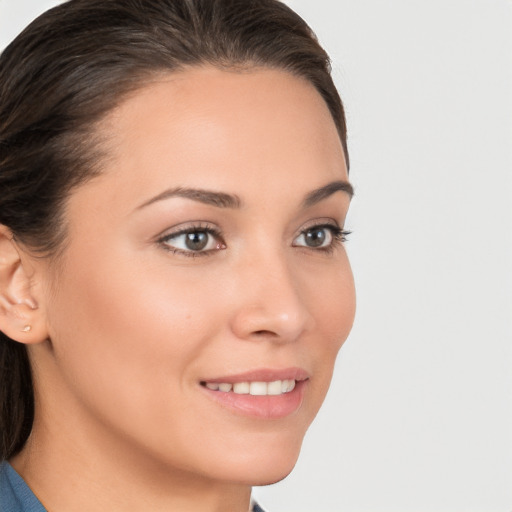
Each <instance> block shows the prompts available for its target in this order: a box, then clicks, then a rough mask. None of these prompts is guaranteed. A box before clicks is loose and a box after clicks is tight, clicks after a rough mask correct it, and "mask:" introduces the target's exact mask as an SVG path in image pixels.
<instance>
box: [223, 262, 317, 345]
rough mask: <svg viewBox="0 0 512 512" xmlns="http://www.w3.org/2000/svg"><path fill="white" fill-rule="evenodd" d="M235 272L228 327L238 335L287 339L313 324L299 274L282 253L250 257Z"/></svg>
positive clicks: (295, 336) (271, 339)
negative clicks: (234, 304)
mask: <svg viewBox="0 0 512 512" xmlns="http://www.w3.org/2000/svg"><path fill="white" fill-rule="evenodd" d="M236 274H237V276H238V282H237V285H236V298H235V300H236V307H235V309H234V315H233V317H232V320H231V329H232V331H233V332H234V334H235V335H236V336H237V337H238V338H241V339H247V340H262V339H268V340H270V341H273V342H277V343H287V342H292V341H295V340H297V339H298V338H299V337H300V336H301V335H302V334H303V333H304V332H305V331H308V330H311V329H312V328H313V323H314V321H313V317H312V315H311V312H310V310H309V308H308V306H307V297H306V293H305V290H304V288H303V287H302V286H301V283H300V279H299V277H300V276H299V275H297V270H296V271H295V272H294V270H293V269H292V268H290V265H288V264H287V263H286V261H285V258H284V257H283V256H282V255H281V256H279V255H276V256H275V257H271V256H269V255H267V256H266V257H263V258H253V259H252V260H251V261H250V262H247V261H246V262H244V263H241V264H240V272H237V273H236Z"/></svg>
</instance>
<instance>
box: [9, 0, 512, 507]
mask: <svg viewBox="0 0 512 512" xmlns="http://www.w3.org/2000/svg"><path fill="white" fill-rule="evenodd" d="M55 3H57V2H51V1H41V0H30V1H29V0H0V47H3V46H5V44H6V43H7V42H8V41H9V40H10V39H11V38H12V37H13V36H14V35H15V34H16V33H17V32H18V31H19V30H20V29H21V28H22V27H23V26H24V25H25V24H26V23H27V22H28V21H29V20H30V19H31V18H32V17H33V16H34V15H35V14H36V13H37V12H39V11H41V10H44V9H45V8H46V7H48V6H50V5H53V4H55ZM288 3H289V4H290V5H291V6H292V7H293V8H295V9H296V10H297V11H298V12H299V13H300V14H301V15H302V16H303V17H304V18H305V19H306V20H307V21H308V22H309V23H310V24H311V26H312V27H313V28H314V29H315V31H316V32H317V34H318V36H319V39H320V41H321V42H322V43H323V44H324V45H325V47H326V48H327V50H328V51H329V53H330V54H331V56H332V57H333V67H334V75H335V78H336V82H337V84H338V86H339V89H340V91H341V94H342V97H343V100H344V102H345V104H346V109H347V117H348V124H349V132H350V140H349V143H350V151H351V161H352V166H351V178H352V181H353V183H354V184H355V187H356V198H355V200H354V204H353V210H352V213H351V219H350V223H349V224H350V226H349V228H352V229H353V230H354V234H353V235H352V238H351V241H350V242H349V251H350V253H351V258H352V262H353V267H354V272H355V275H356V282H357V288H358V316H357V319H356V324H355V326H354V330H353V333H352V335H351V337H350V339H349V341H348V342H347V343H346V345H345V346H344V347H343V349H342V351H341V354H340V358H339V361H338V365H337V374H336V377H335V379H334V382H333V385H332V387H331V391H330V393H329V396H328V399H327V402H326V404H325V406H324V408H323V410H322V411H321V413H320V415H319V417H318V419H317V421H316V423H315V424H314V425H313V426H312V427H311V429H310V432H309V433H308V436H307V437H306V440H305V443H304V449H303V453H302V455H301V458H300V460H299V463H298V465H297V467H296V469H295V471H294V472H293V473H292V475H291V476H290V477H288V478H287V479H286V480H285V481H283V482H282V483H280V484H277V485H274V486H271V487H267V488H259V489H256V491H255V493H256V495H257V496H258V497H259V499H260V500H261V502H262V503H263V504H264V505H265V506H266V507H267V508H268V509H269V510H270V511H274V512H292V511H293V512H306V511H308V512H338V511H340V512H365V511H371V512H385V511H389V512H402V511H403V512H420V511H424V512H511V511H512V318H511V316H512V315H511V313H512V0H429V1H425V0H337V1H336V0H330V1H329V0H289V2H288Z"/></svg>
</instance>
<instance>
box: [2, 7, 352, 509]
mask: <svg viewBox="0 0 512 512" xmlns="http://www.w3.org/2000/svg"><path fill="white" fill-rule="evenodd" d="M0 87H1V95H0V151H1V153H0V224H1V229H0V265H1V268H0V276H1V281H0V286H1V288H0V297H1V299H0V305H1V308H0V330H1V331H2V333H3V334H2V338H1V343H0V345H1V348H0V350H1V360H2V364H1V368H2V373H1V379H2V383H1V389H2V398H1V400H2V408H1V410H2V416H1V419H0V421H1V425H0V430H1V431H2V458H3V459H4V461H5V462H4V463H3V464H2V472H1V478H0V481H1V498H0V503H1V504H2V505H3V508H1V509H2V510H4V509H6V510H37V511H42V510H49V511H52V512H59V511H67V512H69V511H81V510H87V511H92V510H98V511H99V510H109V511H123V512H124V511H131V510H138V511H140V510H151V511H160V510H162V511H163V510H183V511H196V510H197V511H199V510H201V511H214V510H230V511H234V512H241V511H244V512H246V511H247V510H248V509H249V506H250V505H249V501H250V490H251V486H252V485H264V484H269V483H272V482H276V481H278V480H280V479H282V478H284V477H285V476H286V475H287V474H288V473H289V472H290V471H291V469H292V468H293V466H294V464H295V461H296V459H297V457H298V454H299V449H300V445H301V442H302V439H303V436H304V434H305V431H306V429H307V427H308V425H309V424H310V423H311V421H312V420H313V418H314V416H315V415H316V413H317V411H318V408H319V407H320V405H321V403H322V401H323V398H324V396H325V393H326V392H327V388H328V386H329V382H330V379H331V374H332V369H333V365H334V361H335V357H336V354H337V352H338V350H339V349H340V347H341V345H342V343H343V342H344V340H345V339H346V337H347V335H348V333H349V331H350V328H351V325H352V321H353V316H354V303H355V299H354V289H353V279H352V274H351V271H350V266H349V263H348V260H347V256H346V253H345V250H344V247H343V241H344V239H345V236H346V232H345V231H344V228H343V224H344V219H345V216H346V214H347V210H348V207H349V203H350V198H351V195H352V188H351V186H350V184H349V182H348V171H347V168H348V167H347V166H348V155H347V148H346V128H345V121H344V113H343V108H342V105H341V101H340V99H339V96H338V94H337V92H336V89H335V87H334V85H333V82H332V80H331V77H330V74H329V65H328V57H327V55H326V54H325V52H324V51H323V50H322V49H321V48H320V46H319V45H318V43H317V42H316V40H315V38H314V36H313V34H312V32H311V31H310V29H309V28H308V27H307V25H306V24H305V23H304V21H303V20H301V19H300V18H299V17H298V16H297V15H296V14H294V13H293V12H292V11H291V10H290V9H289V8H287V7H286V6H284V5H283V4H281V3H279V2H277V1H275V0H243V1H242V0H151V1H150V0H147V1H142V0H113V1H109V2H104V1H103V0H71V1H70V2H67V3H65V4H63V5H61V6H59V7H57V8H55V9H52V10H51V11H49V12H47V13H46V14H44V15H43V16H41V17H40V18H38V19H37V20H36V21H35V22H33V23H32V24H31V25H30V26H29V27H28V28H27V29H26V30H25V31H24V32H23V33H22V34H21V35H20V36H19V37H18V38H17V39H16V40H15V41H14V42H13V43H12V44H11V45H10V46H9V47H8V48H7V49H6V50H5V52H4V53H3V55H2V57H1V60H0ZM253 506H254V507H255V508H254V510H258V507H257V505H253Z"/></svg>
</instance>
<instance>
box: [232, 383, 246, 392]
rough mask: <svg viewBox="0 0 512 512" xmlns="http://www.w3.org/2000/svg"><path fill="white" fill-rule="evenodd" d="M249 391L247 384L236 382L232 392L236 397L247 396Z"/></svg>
mask: <svg viewBox="0 0 512 512" xmlns="http://www.w3.org/2000/svg"><path fill="white" fill-rule="evenodd" d="M249 389H250V386H249V383H248V382H237V383H236V384H234V385H233V391H234V392H235V393H237V394H238V395H248V394H249Z"/></svg>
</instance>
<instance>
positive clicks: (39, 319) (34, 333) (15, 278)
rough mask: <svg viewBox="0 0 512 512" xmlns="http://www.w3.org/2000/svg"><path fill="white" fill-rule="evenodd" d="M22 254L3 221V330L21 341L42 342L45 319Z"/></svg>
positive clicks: (0, 290)
mask: <svg viewBox="0 0 512 512" xmlns="http://www.w3.org/2000/svg"><path fill="white" fill-rule="evenodd" d="M21 254H22V251H21V250H20V248H19V247H18V244H17V243H16V241H15V240H14V237H13V235H12V233H11V231H10V230H9V229H8V228H7V227H5V226H3V225H1V224H0V331H2V332H3V333H4V334H6V335H7V336H9V338H11V339H13V340H15V341H19V342H21V343H25V344H32V343H39V342H41V341H44V340H45V339H46V338H47V331H46V322H45V319H44V318H43V314H42V311H41V309H40V307H39V305H38V303H37V301H36V299H35V298H34V297H33V295H32V293H31V272H29V270H28V269H27V268H26V267H27V264H24V263H23V259H22V256H21Z"/></svg>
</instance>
